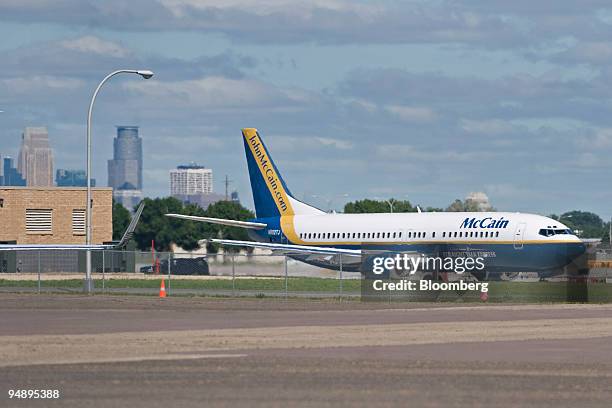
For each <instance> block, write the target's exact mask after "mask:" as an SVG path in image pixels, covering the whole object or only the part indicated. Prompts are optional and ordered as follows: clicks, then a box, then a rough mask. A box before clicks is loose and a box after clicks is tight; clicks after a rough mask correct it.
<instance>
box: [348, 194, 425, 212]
mask: <svg viewBox="0 0 612 408" xmlns="http://www.w3.org/2000/svg"><path fill="white" fill-rule="evenodd" d="M389 201H390V202H391V203H392V204H393V212H398V213H402V212H416V208H414V207H413V206H412V204H410V201H408V200H396V199H394V198H391V199H389ZM344 212H345V213H346V214H363V213H388V212H391V206H390V205H389V203H388V202H387V201H381V200H370V199H369V198H366V199H363V200H357V201H354V202H349V203H346V204H345V205H344Z"/></svg>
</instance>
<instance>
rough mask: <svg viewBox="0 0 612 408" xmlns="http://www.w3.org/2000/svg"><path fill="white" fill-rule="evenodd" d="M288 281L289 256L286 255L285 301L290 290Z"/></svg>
mask: <svg viewBox="0 0 612 408" xmlns="http://www.w3.org/2000/svg"><path fill="white" fill-rule="evenodd" d="M287 280H288V272H287V255H285V300H287V297H288V294H287V291H288V288H287V286H288V285H287Z"/></svg>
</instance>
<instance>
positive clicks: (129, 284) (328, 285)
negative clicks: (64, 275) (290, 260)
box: [0, 277, 361, 292]
mask: <svg viewBox="0 0 612 408" xmlns="http://www.w3.org/2000/svg"><path fill="white" fill-rule="evenodd" d="M160 280H161V277H160V279H108V280H106V281H105V286H106V287H107V288H111V289H114V288H117V289H119V288H120V289H123V288H130V289H134V288H149V289H156V288H159V284H160ZM167 283H168V281H167V280H166V284H167ZM342 284H343V290H345V291H347V292H349V291H354V292H358V291H359V290H360V289H361V286H360V281H359V280H357V279H351V280H345V281H343V282H342ZM95 285H96V287H97V288H100V287H102V280H101V279H96V282H95ZM41 286H42V287H45V288H66V289H73V288H74V289H76V288H81V287H82V286H83V280H82V279H69V280H46V281H42V282H41ZM0 287H21V288H24V287H25V288H35V287H38V282H37V281H35V280H16V281H13V280H6V279H0ZM171 287H172V288H173V289H194V290H198V289H202V290H203V289H209V290H232V281H231V280H230V279H171ZM235 289H236V290H250V291H257V290H261V291H282V290H284V289H285V280H284V279H269V278H268V279H266V278H262V279H236V281H235ZM287 289H288V290H289V291H292V292H337V291H338V289H339V281H337V280H335V279H322V278H289V279H288V280H287Z"/></svg>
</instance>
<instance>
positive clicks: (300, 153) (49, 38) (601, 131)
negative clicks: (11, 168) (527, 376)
mask: <svg viewBox="0 0 612 408" xmlns="http://www.w3.org/2000/svg"><path fill="white" fill-rule="evenodd" d="M611 38H612V5H610V2H609V1H603V0H582V1H569V0H538V1H537V2H534V1H526V0H514V1H512V2H509V1H506V0H504V1H502V0H432V1H419V0H410V1H377V2H374V1H359V0H313V1H302V2H295V1H292V0H257V1H255V0H223V1H221V0H132V1H129V2H128V1H118V0H106V1H104V2H99V1H91V0H54V1H51V0H0V111H3V112H1V113H0V154H1V155H12V156H16V154H17V152H18V149H19V143H20V138H21V133H22V132H23V129H24V127H26V126H47V127H48V129H49V136H50V141H51V144H52V147H53V148H54V151H55V165H56V168H77V169H83V168H84V167H85V142H86V138H85V137H86V118H87V108H88V104H89V100H90V98H91V94H92V92H93V90H94V89H95V87H96V86H97V84H98V82H99V81H100V80H101V79H102V78H103V77H104V76H105V75H106V74H107V73H109V72H111V71H113V70H115V69H120V68H135V69H151V70H153V71H154V72H155V77H154V78H153V79H150V80H143V79H141V78H140V77H138V76H135V75H133V76H132V75H123V76H119V77H115V78H113V79H112V80H111V81H109V82H108V83H107V84H106V85H105V86H104V88H103V89H102V91H101V93H100V95H99V96H98V98H97V101H96V106H95V109H94V117H93V123H94V127H93V138H94V141H93V156H94V164H93V176H94V177H95V178H96V179H97V180H98V185H106V179H107V160H108V159H110V158H112V139H113V136H114V134H115V126H116V125H138V126H140V133H141V136H142V137H143V145H144V146H143V148H144V193H145V195H147V196H150V197H158V196H167V195H169V175H168V172H169V170H170V169H171V168H174V167H175V166H177V165H179V164H184V163H188V162H191V161H194V162H197V163H199V164H203V165H205V166H207V167H211V168H212V169H213V171H214V176H215V186H214V188H215V191H216V192H219V193H223V191H224V186H223V179H224V177H225V175H228V176H229V178H230V179H231V180H232V184H231V188H232V189H235V190H237V191H238V192H239V193H240V196H241V199H242V201H243V203H244V204H245V205H246V206H247V207H249V208H253V204H252V198H251V192H250V186H249V182H248V174H247V170H246V162H245V159H244V152H243V145H242V140H241V135H240V129H241V128H244V127H256V128H258V129H259V131H260V134H261V136H262V138H263V139H264V141H265V142H266V144H267V146H268V149H269V150H270V153H271V155H272V157H273V158H274V160H275V162H276V165H277V167H279V169H280V171H281V173H282V175H283V177H284V179H285V181H286V183H287V184H288V186H289V188H290V189H291V191H292V192H293V194H294V195H295V196H296V197H297V198H298V199H301V200H304V201H306V202H308V203H311V204H314V205H316V206H319V207H321V208H323V209H328V208H335V209H341V208H342V206H343V204H344V203H345V202H346V201H353V200H356V199H362V198H375V199H383V198H389V197H394V198H396V199H407V200H410V201H411V202H412V203H413V204H420V205H422V206H435V207H446V206H447V205H448V204H450V203H451V202H452V201H453V200H455V199H457V198H461V199H462V198H464V197H465V196H466V195H467V194H468V193H469V192H472V191H484V192H485V193H486V194H487V195H488V196H489V199H490V201H491V204H492V205H493V206H494V207H495V208H497V209H498V210H505V211H528V212H534V213H540V214H551V213H557V214H558V213H562V212H565V211H569V210H573V209H580V210H585V211H593V212H595V213H597V214H599V215H600V216H602V217H603V218H605V219H608V218H609V217H610V216H612V205H611V204H612V177H611V176H612V160H611V158H612V69H611V67H610V63H611V62H612V40H610V39H611Z"/></svg>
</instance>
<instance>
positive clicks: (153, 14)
mask: <svg viewBox="0 0 612 408" xmlns="http://www.w3.org/2000/svg"><path fill="white" fill-rule="evenodd" d="M0 19H3V20H4V21H17V22H26V23H30V22H51V23H60V24H65V25H71V26H81V27H83V26H84V27H98V28H106V29H112V30H121V31H149V30H173V31H176V30H186V31H193V30H197V31H200V32H207V33H222V34H224V35H226V36H227V37H229V38H232V39H233V40H236V41H242V42H248V43H275V44H282V43H304V42H316V43H321V44H345V43H370V44H377V43H390V44H397V43H471V44H478V43H480V44H489V45H491V44H493V43H494V42H495V43H496V44H497V46H504V45H505V46H507V45H509V44H511V43H517V42H519V43H522V42H524V35H523V34H522V33H521V31H520V30H517V29H516V27H514V26H513V25H512V24H510V23H509V22H508V21H506V20H505V19H503V18H501V17H500V16H498V15H493V14H491V13H489V14H478V13H474V12H470V11H469V10H468V11H466V10H463V9H462V7H457V6H456V5H454V4H453V2H452V1H443V2H436V3H431V4H427V3H420V2H406V3H396V2H388V3H378V4H376V3H372V2H367V1H363V0H350V1H349V0H311V1H306V2H295V1H292V0H265V1H261V2H260V1H253V0H231V1H217V0H213V1H209V0H157V1H155V0H133V1H131V2H129V3H126V2H124V1H121V0H108V1H105V2H97V1H94V0H58V1H57V2H50V1H26V2H20V1H5V2H2V3H1V4H0ZM246 21H248V22H249V23H248V24H245V23H244V22H246Z"/></svg>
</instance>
